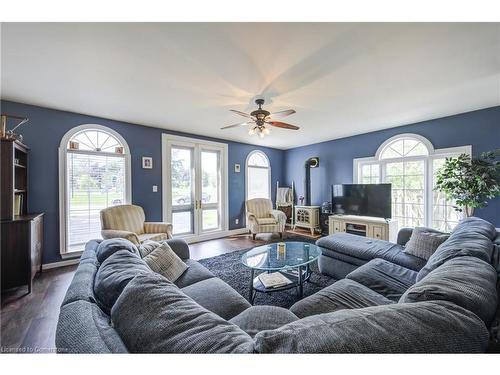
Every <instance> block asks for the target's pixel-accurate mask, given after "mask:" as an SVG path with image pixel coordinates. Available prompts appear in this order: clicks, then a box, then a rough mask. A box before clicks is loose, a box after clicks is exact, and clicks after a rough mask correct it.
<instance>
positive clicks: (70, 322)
mask: <svg viewBox="0 0 500 375" xmlns="http://www.w3.org/2000/svg"><path fill="white" fill-rule="evenodd" d="M56 346H57V350H58V351H60V352H62V353H127V348H126V347H125V345H124V344H123V342H122V340H121V338H120V336H119V335H118V333H117V332H116V331H115V330H114V329H113V327H111V325H110V318H109V316H108V315H106V314H105V313H104V312H102V311H101V310H100V309H99V307H98V306H97V305H96V304H95V303H90V302H87V301H75V302H71V303H68V304H66V305H64V306H62V307H61V312H60V313H59V322H58V324H57V330H56Z"/></svg>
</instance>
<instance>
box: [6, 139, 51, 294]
mask: <svg viewBox="0 0 500 375" xmlns="http://www.w3.org/2000/svg"><path fill="white" fill-rule="evenodd" d="M28 152H29V148H28V146H26V145H25V144H23V143H21V142H19V141H14V140H5V139H2V141H1V148H0V156H1V164H0V167H1V172H0V177H1V183H0V195H1V199H2V201H1V218H0V219H1V220H0V226H1V227H0V231H1V232H2V236H1V245H2V246H1V261H0V263H1V275H2V277H1V286H2V288H1V289H2V291H4V290H6V289H10V288H14V287H19V286H22V285H27V286H28V292H31V285H32V281H33V278H34V277H35V275H36V273H37V272H41V269H42V253H43V214H42V213H36V214H33V213H29V211H28V192H29V191H28V168H29V166H28Z"/></svg>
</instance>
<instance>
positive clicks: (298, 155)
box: [0, 101, 500, 263]
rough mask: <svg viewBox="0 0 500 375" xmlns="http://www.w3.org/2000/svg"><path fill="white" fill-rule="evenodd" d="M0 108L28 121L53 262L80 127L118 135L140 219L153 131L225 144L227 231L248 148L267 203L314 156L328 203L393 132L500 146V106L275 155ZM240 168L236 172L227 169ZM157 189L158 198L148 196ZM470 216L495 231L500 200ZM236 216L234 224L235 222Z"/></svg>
mask: <svg viewBox="0 0 500 375" xmlns="http://www.w3.org/2000/svg"><path fill="white" fill-rule="evenodd" d="M0 104H1V111H2V113H3V112H6V113H11V114H17V115H24V116H27V117H29V118H30V122H29V123H28V124H26V125H23V126H22V127H21V128H20V132H21V133H22V134H23V136H24V139H25V143H26V144H28V145H29V146H30V148H31V151H30V156H29V163H30V174H29V179H30V180H29V189H30V196H29V202H28V203H29V207H30V211H31V212H45V214H46V216H45V231H44V235H45V241H44V246H45V252H44V259H43V262H44V263H50V262H56V261H59V260H60V259H61V258H60V255H59V191H58V184H59V180H58V147H59V143H60V141H61V138H62V137H63V135H64V134H65V133H66V132H67V131H68V130H70V129H71V128H73V127H75V126H78V125H81V124H89V123H94V124H100V125H104V126H108V127H110V128H111V129H114V130H116V131H117V132H118V133H120V134H121V135H122V136H123V137H124V138H125V140H126V141H127V143H128V145H129V147H130V149H131V152H132V155H131V156H132V201H133V203H134V204H137V205H140V206H142V207H144V210H145V212H146V217H147V220H151V221H157V220H161V219H162V214H161V211H162V198H161V183H162V181H161V134H162V133H166V134H175V135H184V136H190V137H194V138H199V139H207V140H215V141H218V142H224V143H227V144H228V151H229V155H228V158H229V228H230V229H236V228H242V227H244V226H245V219H244V216H245V215H244V201H245V171H244V165H245V160H246V157H247V155H248V153H249V152H250V151H253V150H256V149H259V150H262V151H264V152H265V153H266V154H267V155H268V157H269V159H270V161H271V168H272V187H273V188H272V192H273V200H274V194H275V189H274V187H275V186H276V181H278V180H279V181H280V182H285V183H287V184H291V182H292V181H295V184H296V188H297V194H298V195H300V194H303V178H304V162H305V160H306V159H308V158H309V157H312V156H319V157H320V167H319V168H317V169H313V170H311V179H312V189H311V192H312V203H313V204H321V203H322V202H324V201H327V200H329V199H330V185H331V184H339V183H351V182H352V160H353V159H354V158H359V157H368V156H373V155H374V154H375V152H376V151H377V148H378V147H379V146H380V144H381V143H382V142H384V141H385V140H386V139H387V138H389V137H392V136H394V135H397V134H401V133H416V134H420V135H422V136H424V137H426V138H428V139H429V140H430V141H431V142H432V143H433V145H434V147H435V148H445V147H454V146H463V145H472V151H473V153H474V155H477V154H479V153H481V152H483V151H488V150H492V149H495V148H500V107H493V108H488V109H484V110H479V111H474V112H469V113H464V114H460V115H455V116H450V117H445V118H440V119H435V120H431V121H425V122H421V123H417V124H412V125H405V126H400V127H397V128H391V129H387V130H382V131H377V132H372V133H366V134H362V135H357V136H353V137H348V138H342V139H337V140H332V141H326V142H322V143H317V144H313V145H309V146H304V147H298V148H293V149H290V150H286V151H282V150H277V149H272V148H267V147H257V146H254V145H248V144H243V143H237V142H230V141H225V140H218V139H212V138H206V137H200V136H196V135H191V134H186V133H179V132H174V131H168V130H164V129H158V128H152V127H146V126H141V125H137V124H130V123H125V122H120V121H113V120H108V119H103V118H99V117H93V116H86V115H81V114H76V113H71V112H64V111H58V110H53V109H48V108H42V107H37V106H31V105H26V104H21V103H14V102H9V101H1V102H0ZM142 156H151V157H153V160H154V168H153V169H152V170H147V169H142ZM236 163H237V164H240V165H241V167H242V169H241V172H240V173H235V172H234V164H236ZM152 185H158V188H159V191H158V193H153V192H152ZM476 214H477V216H479V217H482V218H484V219H486V220H489V221H491V222H492V223H494V224H495V225H496V226H497V227H500V198H497V199H495V200H494V201H492V202H490V205H489V206H488V207H487V208H485V209H482V210H478V211H477V212H476ZM235 219H239V222H240V224H239V225H236V224H235Z"/></svg>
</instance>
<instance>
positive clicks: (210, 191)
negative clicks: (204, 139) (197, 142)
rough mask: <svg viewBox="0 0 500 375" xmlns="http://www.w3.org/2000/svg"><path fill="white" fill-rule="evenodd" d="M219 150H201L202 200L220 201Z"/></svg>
mask: <svg viewBox="0 0 500 375" xmlns="http://www.w3.org/2000/svg"><path fill="white" fill-rule="evenodd" d="M219 154H220V153H219V151H202V152H201V174H202V176H201V177H202V181H201V202H202V203H217V202H218V201H219Z"/></svg>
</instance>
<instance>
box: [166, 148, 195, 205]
mask: <svg viewBox="0 0 500 375" xmlns="http://www.w3.org/2000/svg"><path fill="white" fill-rule="evenodd" d="M192 156H193V152H192V150H191V149H189V148H172V165H171V167H172V205H174V206H179V205H189V204H191V200H192V186H191V180H192V175H191V173H192V159H193V157H192Z"/></svg>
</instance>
